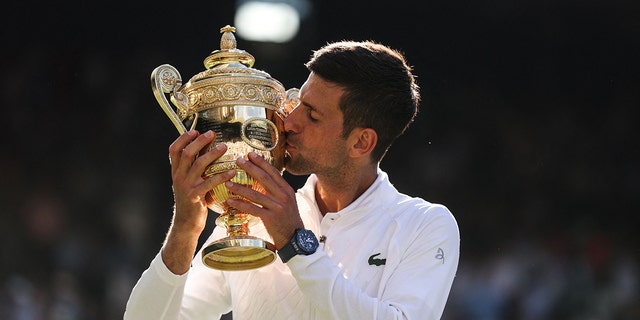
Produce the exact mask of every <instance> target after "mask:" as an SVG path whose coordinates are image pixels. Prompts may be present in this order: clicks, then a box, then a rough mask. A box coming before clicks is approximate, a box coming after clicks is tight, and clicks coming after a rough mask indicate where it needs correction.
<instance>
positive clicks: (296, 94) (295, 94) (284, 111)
mask: <svg viewBox="0 0 640 320" xmlns="http://www.w3.org/2000/svg"><path fill="white" fill-rule="evenodd" d="M284 96H285V100H284V103H283V104H282V106H281V107H280V109H278V115H280V117H281V118H282V119H283V120H284V118H286V117H287V116H288V115H289V113H291V112H292V111H293V109H295V108H296V107H298V105H300V89H298V88H291V89H289V90H287V91H286V92H285V94H284Z"/></svg>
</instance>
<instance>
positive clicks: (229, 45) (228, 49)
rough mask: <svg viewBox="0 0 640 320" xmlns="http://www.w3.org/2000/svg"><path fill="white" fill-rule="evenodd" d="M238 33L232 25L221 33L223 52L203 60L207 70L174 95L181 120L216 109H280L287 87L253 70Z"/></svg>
mask: <svg viewBox="0 0 640 320" xmlns="http://www.w3.org/2000/svg"><path fill="white" fill-rule="evenodd" d="M235 30H236V28H234V27H232V26H229V25H227V26H225V27H223V28H221V29H220V33H222V36H221V39H220V49H219V50H215V51H213V52H211V54H209V56H207V57H206V58H205V59H204V66H205V68H206V69H207V70H205V71H202V72H200V73H198V74H197V75H195V76H193V77H192V78H191V79H190V80H189V82H187V83H186V84H185V85H184V86H182V87H181V88H179V89H178V90H177V91H176V92H174V94H173V95H172V97H171V100H172V101H173V102H174V104H176V106H178V115H179V116H180V118H181V119H182V120H184V119H185V118H187V117H189V116H191V115H193V114H195V113H198V112H200V111H204V110H208V109H211V108H216V107H231V106H238V105H243V106H255V107H263V108H267V109H272V110H278V109H279V108H280V107H281V105H282V103H283V101H284V100H285V89H284V86H283V85H282V84H281V83H280V82H279V81H278V80H276V79H274V78H272V77H271V76H270V75H269V74H268V73H266V72H264V71H262V70H257V69H254V68H252V67H253V64H254V62H255V58H254V57H253V56H252V55H251V54H249V53H248V52H246V51H244V50H240V49H238V48H237V47H236V46H237V43H236V38H235V36H234V35H233V33H234V32H235Z"/></svg>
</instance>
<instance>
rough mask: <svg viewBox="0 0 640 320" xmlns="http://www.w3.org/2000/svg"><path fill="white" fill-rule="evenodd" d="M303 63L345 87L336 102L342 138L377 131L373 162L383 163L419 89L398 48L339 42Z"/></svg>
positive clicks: (408, 118)
mask: <svg viewBox="0 0 640 320" xmlns="http://www.w3.org/2000/svg"><path fill="white" fill-rule="evenodd" d="M305 65H306V67H307V69H309V71H311V72H314V73H315V74H316V75H318V76H320V77H321V78H323V79H324V80H326V81H329V82H332V83H335V84H337V85H339V86H341V87H342V88H344V89H345V94H344V95H343V96H342V99H341V101H340V110H341V111H342V113H343V119H344V122H343V127H342V129H343V136H345V137H346V136H347V135H349V133H351V131H352V130H353V129H355V128H372V129H373V130H375V131H376V133H377V135H378V143H377V145H376V146H375V148H374V150H373V152H372V157H373V159H374V160H377V161H380V160H382V157H383V156H384V155H385V153H386V152H387V150H388V149H389V147H390V146H391V144H392V143H393V141H394V140H395V139H396V138H397V137H398V136H400V135H401V134H402V133H404V131H405V130H406V129H407V127H408V126H409V125H410V124H411V122H413V120H414V118H415V115H416V113H417V112H418V103H419V102H420V92H419V88H418V85H417V83H416V81H415V79H414V76H413V74H412V73H411V71H412V68H411V67H410V66H408V65H407V62H406V60H405V58H404V56H403V54H402V53H400V52H398V51H397V50H394V49H391V48H389V47H387V46H384V45H382V44H378V43H375V42H372V41H364V42H355V41H340V42H335V43H329V44H327V45H325V46H324V47H322V48H320V49H319V50H317V51H315V52H314V53H313V55H312V56H311V59H310V60H309V62H307V63H306V64H305Z"/></svg>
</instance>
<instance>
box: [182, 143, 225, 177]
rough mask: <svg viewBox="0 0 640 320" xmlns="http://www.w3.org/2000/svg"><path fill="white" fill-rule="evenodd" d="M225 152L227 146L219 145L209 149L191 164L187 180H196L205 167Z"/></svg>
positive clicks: (201, 174)
mask: <svg viewBox="0 0 640 320" xmlns="http://www.w3.org/2000/svg"><path fill="white" fill-rule="evenodd" d="M226 151H227V146H226V145H225V144H223V143H219V144H217V145H216V146H215V147H214V148H211V150H209V151H207V152H205V153H203V154H202V155H200V156H198V157H197V158H196V160H195V161H194V162H193V165H192V167H191V170H190V171H189V177H188V178H189V179H196V178H199V177H202V176H203V174H204V172H205V171H206V169H207V167H208V166H209V165H211V164H212V163H213V162H215V161H216V160H218V158H220V157H222V155H224V153H225V152H226Z"/></svg>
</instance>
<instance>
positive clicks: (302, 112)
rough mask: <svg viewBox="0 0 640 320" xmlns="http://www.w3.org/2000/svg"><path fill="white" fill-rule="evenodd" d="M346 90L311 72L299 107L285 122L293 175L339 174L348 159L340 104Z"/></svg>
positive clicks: (286, 161) (288, 154)
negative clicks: (343, 136)
mask: <svg viewBox="0 0 640 320" xmlns="http://www.w3.org/2000/svg"><path fill="white" fill-rule="evenodd" d="M343 93H344V89H342V88H341V87H339V86H337V85H335V84H333V83H330V82H327V81H325V80H324V79H322V78H320V77H319V76H317V75H315V74H314V73H311V74H310V75H309V77H308V78H307V81H306V82H305V83H304V84H303V85H302V87H301V88H300V105H299V106H298V107H297V108H296V109H294V110H293V111H292V112H291V113H290V114H289V115H288V116H287V118H286V119H285V121H284V129H285V131H287V144H286V151H287V157H286V158H285V167H286V170H287V171H289V172H290V173H291V174H295V175H305V174H311V173H316V174H318V175H327V174H328V175H335V174H339V171H340V169H341V167H342V166H343V165H344V163H345V161H346V160H347V148H346V143H345V139H344V138H342V112H341V111H340V108H339V107H338V103H339V101H340V98H341V97H342V94H343Z"/></svg>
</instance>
